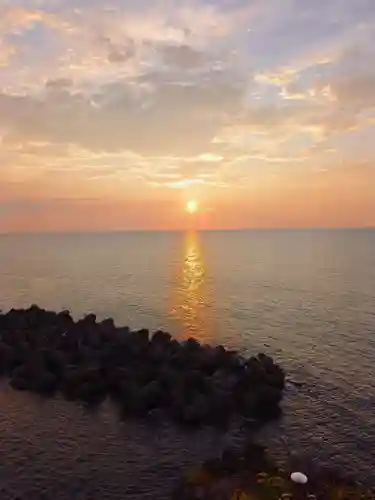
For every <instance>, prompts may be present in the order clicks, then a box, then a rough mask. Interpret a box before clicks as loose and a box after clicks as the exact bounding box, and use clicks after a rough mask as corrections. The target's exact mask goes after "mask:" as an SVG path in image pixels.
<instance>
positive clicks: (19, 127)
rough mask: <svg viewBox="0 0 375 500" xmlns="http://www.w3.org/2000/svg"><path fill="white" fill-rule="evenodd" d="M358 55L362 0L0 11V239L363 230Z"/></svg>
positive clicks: (103, 1) (363, 138) (373, 138)
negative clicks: (2, 235)
mask: <svg viewBox="0 0 375 500" xmlns="http://www.w3.org/2000/svg"><path fill="white" fill-rule="evenodd" d="M374 42H375V2H374V0H314V1H308V0H214V1H211V2H208V1H205V0H179V1H178V2H177V1H175V0H173V1H172V0H169V1H168V0H160V1H149V0H133V1H130V0H100V1H99V0H0V232H24V231H27V232H33V231H36V232H39V231H107V230H108V231H112V230H144V229H184V228H187V227H189V228H192V227H196V228H199V229H227V228H229V229H230V228H233V229H234V228H236V229H237V228H247V227H249V228H252V227H256V228H258V227H260V228H263V227H265V228H272V227H278V228H279V227H368V226H375V162H374V160H375V65H374V61H375V43H374ZM188 200H196V201H197V203H198V205H199V210H198V212H197V213H195V214H188V213H186V210H185V207H186V203H187V202H188Z"/></svg>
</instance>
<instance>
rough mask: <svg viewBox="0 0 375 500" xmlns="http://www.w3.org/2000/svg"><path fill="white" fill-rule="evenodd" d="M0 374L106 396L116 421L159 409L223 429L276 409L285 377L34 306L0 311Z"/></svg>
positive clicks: (20, 384) (261, 361)
mask: <svg viewBox="0 0 375 500" xmlns="http://www.w3.org/2000/svg"><path fill="white" fill-rule="evenodd" d="M0 375H9V376H10V382H11V385H12V387H14V388H17V389H20V390H29V391H34V392H38V393H42V394H47V395H48V394H52V393H53V392H54V391H55V390H58V391H60V392H61V393H62V394H63V395H64V396H65V397H66V398H67V399H72V400H74V399H78V400H81V401H84V402H85V403H88V404H89V405H96V404H99V403H100V402H101V401H102V400H103V399H105V397H106V396H107V395H110V396H111V398H112V399H113V400H114V401H115V402H116V403H117V404H118V405H119V406H120V408H121V411H122V413H123V414H124V415H130V416H137V417H144V416H146V415H148V414H149V413H150V411H151V412H152V411H153V410H154V409H158V408H162V409H163V414H164V413H168V414H169V415H170V416H171V417H172V418H173V419H175V420H177V421H178V422H181V423H183V424H186V425H190V426H201V425H206V424H210V425H215V426H220V427H223V428H226V427H227V426H228V425H229V423H230V422H231V419H232V417H234V416H242V417H244V418H247V419H256V420H257V421H259V422H262V421H265V420H266V419H268V418H271V417H275V416H277V414H278V411H279V403H280V401H281V397H282V392H283V388H284V385H285V375H284V372H283V370H282V369H281V368H280V367H279V366H278V365H276V364H275V363H274V361H273V360H272V358H270V357H269V356H267V355H265V354H259V355H258V356H253V357H251V358H249V359H247V360H244V359H243V358H241V357H240V356H239V355H238V353H236V352H234V351H229V350H227V349H225V348H224V347H223V346H216V347H210V346H206V345H204V346H203V345H201V344H200V343H199V342H198V341H197V340H195V339H193V338H190V339H188V340H187V341H186V342H183V343H180V342H178V341H177V340H175V339H172V338H171V336H170V334H168V333H166V332H164V331H162V330H158V331H157V332H155V333H154V334H153V336H152V338H151V339H150V333H149V331H148V330H146V329H142V330H139V331H133V332H132V331H130V330H129V328H127V327H123V328H116V326H115V324H114V321H113V320H112V319H111V318H108V319H106V320H104V321H102V322H99V323H98V322H97V319H96V316H95V314H89V315H87V316H85V317H84V318H83V319H81V320H78V321H76V322H75V321H74V320H73V318H72V317H71V315H70V313H69V311H62V312H60V313H55V312H53V311H46V310H44V309H41V308H39V307H38V306H35V305H34V306H31V307H30V308H29V309H19V310H16V309H12V310H10V311H9V312H8V313H6V314H3V313H0Z"/></svg>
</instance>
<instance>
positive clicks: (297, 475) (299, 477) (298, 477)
mask: <svg viewBox="0 0 375 500" xmlns="http://www.w3.org/2000/svg"><path fill="white" fill-rule="evenodd" d="M290 479H291V480H292V481H293V482H294V483H298V484H306V483H307V481H308V479H307V476H306V475H305V474H303V473H302V472H293V473H292V474H291V475H290Z"/></svg>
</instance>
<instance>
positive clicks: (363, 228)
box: [0, 226, 375, 236]
mask: <svg viewBox="0 0 375 500" xmlns="http://www.w3.org/2000/svg"><path fill="white" fill-rule="evenodd" d="M373 230H375V226H353V227H350V226H345V227H343V226H321V227H319V226H314V227H308V226H307V227H303V226H302V227H244V228H223V229H217V228H213V229H209V228H206V229H198V228H196V229H194V228H186V229H109V230H108V229H103V230H82V231H77V230H67V231H14V232H13V231H7V232H1V231H0V236H17V235H19V236H34V235H85V234H87V235H94V234H124V233H191V232H196V233H224V232H246V231H373Z"/></svg>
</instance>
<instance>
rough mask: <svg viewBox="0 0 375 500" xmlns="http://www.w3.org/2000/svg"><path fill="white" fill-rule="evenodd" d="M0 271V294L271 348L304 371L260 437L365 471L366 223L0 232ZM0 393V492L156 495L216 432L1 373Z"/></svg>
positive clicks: (372, 326)
mask: <svg viewBox="0 0 375 500" xmlns="http://www.w3.org/2000/svg"><path fill="white" fill-rule="evenodd" d="M0 285H1V301H0V302H1V305H0V307H1V308H2V309H3V310H6V309H8V308H11V307H22V306H28V305H30V303H32V302H33V303H37V304H38V305H40V306H44V307H46V308H52V309H61V308H68V309H71V311H72V312H73V313H74V315H75V316H76V317H79V316H80V315H82V314H84V313H87V312H90V311H94V312H96V313H97V315H98V316H99V317H106V316H111V317H113V318H114V319H115V320H116V322H117V323H118V324H119V325H124V324H127V325H129V326H131V327H134V328H140V327H148V328H150V329H156V328H164V329H167V330H169V331H170V332H171V333H173V334H174V335H175V336H176V337H178V338H185V337H188V336H196V337H197V338H199V340H201V341H202V342H207V343H224V344H225V345H227V346H230V347H235V348H237V349H240V350H242V351H244V352H249V353H253V352H259V351H265V352H267V353H269V354H271V355H273V356H274V357H275V358H276V359H277V360H278V361H279V362H280V363H281V364H282V365H283V366H284V368H285V369H286V371H287V372H288V375H289V377H290V379H291V380H298V381H302V382H303V383H304V384H303V386H302V387H299V388H297V387H295V386H294V385H293V384H289V385H288V388H287V391H286V397H285V402H284V417H283V419H282V420H281V421H280V422H279V423H278V424H273V425H271V426H270V427H268V428H266V429H265V430H264V431H263V436H262V438H263V439H264V440H265V441H266V442H270V443H271V444H272V445H273V446H274V447H275V449H277V450H279V451H280V454H282V453H284V452H285V448H287V449H288V450H291V451H293V452H294V453H297V454H298V455H299V456H302V457H305V458H306V459H316V460H318V462H319V463H322V464H326V465H334V466H340V467H342V468H344V470H346V471H348V472H354V473H355V474H356V475H357V477H359V478H360V479H362V480H365V481H368V482H370V483H372V484H375V469H374V464H375V231H371V230H311V231H307V230H306V231H295V230H285V231H243V232H211V233H197V234H194V233H188V234H183V233H122V234H119V233H118V234H96V235H37V236H35V235H34V236H31V235H22V236H21V235H17V236H14V235H13V236H10V235H9V236H0ZM0 408H1V426H0V442H1V443H2V453H1V455H0V457H1V458H0V490H1V488H3V491H2V498H3V497H4V498H7V495H8V497H9V498H13V496H11V495H15V493H14V492H17V495H18V496H19V497H20V498H33V495H35V498H39V497H38V494H39V493H40V491H44V492H45V495H46V497H47V498H48V497H49V496H50V495H51V494H52V493H51V491H53V492H54V493H53V495H54V496H55V497H56V498H57V499H59V498H70V499H72V498H77V499H78V498H88V497H91V496H92V497H94V496H96V497H98V495H100V497H101V498H140V499H141V498H165V497H167V492H168V490H169V488H170V486H171V484H172V482H173V478H175V477H176V476H177V475H178V473H179V471H180V469H181V467H182V466H185V465H188V464H191V463H195V461H197V460H199V459H200V458H204V457H205V456H207V455H208V454H210V453H212V452H215V451H216V452H217V451H218V450H219V449H220V447H221V446H222V445H223V442H222V440H220V439H218V437H217V436H216V435H215V433H213V432H209V431H204V432H201V433H199V434H196V435H194V436H193V437H192V436H183V435H181V433H179V432H177V431H176V430H174V429H171V428H168V427H165V428H161V429H159V430H158V431H155V430H150V429H148V428H147V427H142V426H140V425H139V424H134V423H132V424H130V423H125V424H124V423H122V424H119V423H118V421H117V418H116V416H115V415H113V413H112V411H111V408H110V407H109V406H108V405H105V406H104V407H103V409H102V410H101V412H100V413H99V414H97V415H95V416H93V415H88V414H87V413H86V412H85V411H84V410H83V409H82V408H80V407H78V406H77V405H75V404H72V403H66V402H62V401H58V400H56V401H52V402H42V401H39V400H38V399H37V398H35V397H33V396H29V395H24V394H20V393H15V392H13V391H11V390H10V389H8V388H6V387H5V386H4V387H3V389H2V390H1V391H0ZM279 436H283V438H284V440H285V441H286V445H285V444H282V441H280V438H279ZM225 439H226V440H227V441H228V439H235V436H232V435H231V436H226V437H225V438H224V440H225ZM124 492H125V493H124ZM124 494H125V496H124Z"/></svg>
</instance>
